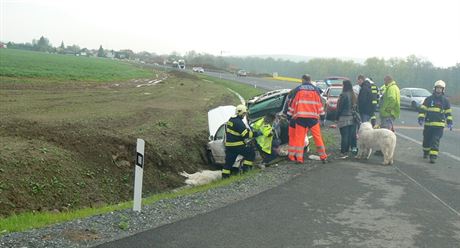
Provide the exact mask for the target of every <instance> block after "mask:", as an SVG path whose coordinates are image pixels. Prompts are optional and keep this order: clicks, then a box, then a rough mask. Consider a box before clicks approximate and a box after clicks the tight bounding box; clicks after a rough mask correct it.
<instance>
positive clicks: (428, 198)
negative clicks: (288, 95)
mask: <svg viewBox="0 0 460 248" xmlns="http://www.w3.org/2000/svg"><path fill="white" fill-rule="evenodd" d="M217 76H218V77H220V76H222V77H223V78H227V77H232V76H233V75H219V74H217ZM233 77H234V76H233ZM234 78H236V77H234ZM234 78H232V79H234ZM238 80H241V81H245V83H249V84H253V83H255V84H257V85H258V86H259V87H262V88H265V89H277V87H281V88H284V87H285V85H286V83H279V82H271V81H265V80H263V79H253V78H238ZM295 85H296V84H292V85H291V86H292V87H294V86H295ZM459 112H460V110H459V109H458V108H454V113H453V115H454V120H455V118H456V116H460V113H459ZM416 115H417V113H416V112H412V111H409V110H403V111H402V112H401V118H400V119H399V120H398V121H397V123H396V124H397V128H396V130H397V133H398V141H397V148H396V155H395V165H394V166H383V165H381V164H380V163H381V162H382V158H381V157H377V156H371V159H370V160H369V161H356V160H346V161H345V160H338V161H334V162H332V163H329V164H326V165H322V164H318V165H316V167H315V168H314V169H312V170H310V171H308V172H307V173H305V174H301V175H299V176H298V177H296V178H295V179H294V180H291V181H289V182H288V183H286V184H284V185H282V186H279V187H276V188H273V189H271V190H268V191H265V192H263V193H261V194H259V195H257V196H254V197H251V198H248V199H246V200H244V201H240V202H237V203H235V204H232V205H229V206H226V207H224V208H221V209H218V210H215V211H213V212H210V213H207V214H203V215H199V216H195V217H193V218H189V219H185V220H182V221H179V222H176V223H172V224H169V225H165V226H161V227H158V228H155V229H152V230H149V231H146V232H142V233H139V234H136V235H134V236H131V237H127V238H124V239H121V240H117V241H114V242H110V243H107V244H104V245H102V246H100V247H456V248H458V247H460V158H459V157H460V144H459V143H460V137H459V135H460V130H459V129H456V130H454V131H445V133H444V137H443V139H442V140H441V154H440V157H439V160H438V162H437V163H436V164H435V165H432V164H429V163H428V162H427V161H426V160H424V159H423V158H422V156H421V155H422V150H421V145H420V144H419V143H420V142H421V139H422V137H421V132H422V130H421V128H419V127H418V126H417V124H416ZM280 166H282V165H280Z"/></svg>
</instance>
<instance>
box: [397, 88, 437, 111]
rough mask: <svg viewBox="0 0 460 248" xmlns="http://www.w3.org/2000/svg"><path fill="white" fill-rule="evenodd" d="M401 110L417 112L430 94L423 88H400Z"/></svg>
mask: <svg viewBox="0 0 460 248" xmlns="http://www.w3.org/2000/svg"><path fill="white" fill-rule="evenodd" d="M399 93H400V96H401V100H400V101H401V108H410V109H413V110H418V109H419V108H420V106H422V104H423V101H424V100H425V98H427V97H429V96H431V92H430V91H428V90H427V89H423V88H402V89H401V90H400V91H399Z"/></svg>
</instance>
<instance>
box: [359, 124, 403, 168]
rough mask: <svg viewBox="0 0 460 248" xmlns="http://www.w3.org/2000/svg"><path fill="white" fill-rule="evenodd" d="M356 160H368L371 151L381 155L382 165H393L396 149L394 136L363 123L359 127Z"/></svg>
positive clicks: (387, 131)
mask: <svg viewBox="0 0 460 248" xmlns="http://www.w3.org/2000/svg"><path fill="white" fill-rule="evenodd" d="M358 135H359V139H358V155H357V156H356V157H357V158H366V159H369V157H370V155H371V153H372V149H374V150H380V151H382V153H383V164H384V165H391V164H393V155H394V151H395V147H396V135H395V134H394V133H393V132H392V131H390V130H388V129H384V128H381V129H374V128H372V125H371V123H370V122H363V123H362V124H361V126H360V127H359V132H358Z"/></svg>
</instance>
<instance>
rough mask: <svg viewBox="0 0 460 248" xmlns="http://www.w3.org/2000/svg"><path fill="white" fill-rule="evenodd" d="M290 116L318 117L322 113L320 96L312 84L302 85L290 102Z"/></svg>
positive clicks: (295, 117)
mask: <svg viewBox="0 0 460 248" xmlns="http://www.w3.org/2000/svg"><path fill="white" fill-rule="evenodd" d="M290 107H291V108H292V118H294V119H297V118H312V119H319V116H320V115H324V108H323V104H322V102H321V97H320V96H319V94H318V91H317V90H316V88H315V87H314V86H313V85H302V87H300V88H299V91H297V93H296V94H295V96H294V98H293V99H292V101H291V103H290Z"/></svg>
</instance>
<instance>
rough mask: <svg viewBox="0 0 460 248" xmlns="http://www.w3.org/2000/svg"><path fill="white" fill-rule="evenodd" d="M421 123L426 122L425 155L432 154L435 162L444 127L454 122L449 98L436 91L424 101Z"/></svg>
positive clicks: (420, 116) (421, 108) (421, 110)
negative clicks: (437, 93)
mask: <svg viewBox="0 0 460 248" xmlns="http://www.w3.org/2000/svg"><path fill="white" fill-rule="evenodd" d="M418 119H419V123H421V122H423V121H424V122H425V125H424V128H423V157H424V158H427V157H428V155H429V156H430V161H431V162H432V163H434V161H435V160H436V158H437V156H438V153H439V142H440V140H441V137H442V135H443V131H444V127H445V126H446V122H447V124H448V125H449V124H452V109H451V108H450V103H449V100H448V99H447V98H446V97H445V96H444V95H443V94H441V95H436V94H435V93H434V94H433V95H431V96H429V97H427V98H426V99H425V101H423V104H422V106H421V107H420V112H419V115H418Z"/></svg>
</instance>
